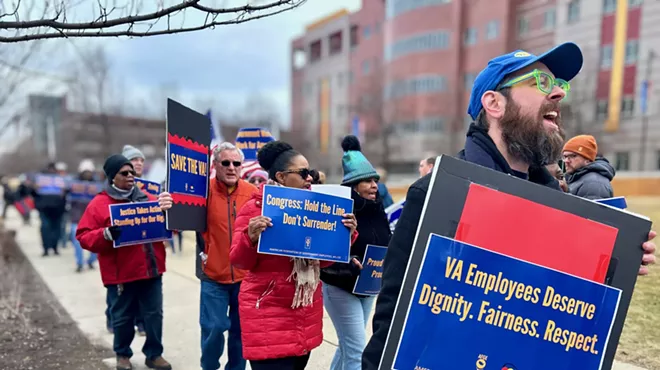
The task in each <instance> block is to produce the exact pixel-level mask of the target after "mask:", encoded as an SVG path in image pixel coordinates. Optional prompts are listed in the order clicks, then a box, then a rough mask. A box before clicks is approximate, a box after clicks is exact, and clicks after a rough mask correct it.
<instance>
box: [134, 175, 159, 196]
mask: <svg viewBox="0 0 660 370" xmlns="http://www.w3.org/2000/svg"><path fill="white" fill-rule="evenodd" d="M135 185H136V186H137V187H138V189H140V190H142V192H144V193H146V194H151V195H153V196H156V197H157V196H158V194H160V184H159V183H157V182H153V181H149V180H145V179H141V178H138V177H136V178H135Z"/></svg>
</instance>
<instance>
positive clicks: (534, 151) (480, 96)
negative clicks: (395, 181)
mask: <svg viewBox="0 0 660 370" xmlns="http://www.w3.org/2000/svg"><path fill="white" fill-rule="evenodd" d="M581 68H582V52H581V51H580V48H579V47H578V46H577V45H575V44H574V43H565V44H562V45H559V46H557V47H555V48H554V49H552V50H550V51H548V52H546V53H545V54H542V55H540V56H535V55H531V54H529V53H527V52H525V51H521V50H517V51H515V52H512V53H509V54H506V55H502V56H498V57H496V58H494V59H492V60H491V61H490V62H488V65H487V66H486V68H485V69H484V70H483V71H481V73H479V75H478V76H477V78H476V80H475V82H474V85H473V87H472V93H471V96H470V102H469V106H468V114H469V115H470V116H471V117H472V119H473V120H474V123H472V124H471V125H470V128H469V130H468V133H467V138H466V141H465V147H464V149H463V150H462V151H461V152H460V153H459V154H458V157H459V158H461V159H463V160H466V161H468V162H472V163H476V164H478V165H481V166H484V167H488V168H491V169H493V170H496V171H499V172H504V173H507V174H509V175H512V176H517V177H519V178H521V179H525V180H528V181H531V182H534V183H537V184H539V185H543V186H547V187H550V188H553V189H557V191H561V190H560V186H559V181H557V179H556V178H554V176H552V175H551V174H550V173H549V172H548V170H547V169H546V168H545V165H547V164H549V163H552V162H556V161H558V159H559V156H560V154H561V150H562V145H563V142H564V130H563V127H562V123H561V114H560V109H559V108H560V107H559V104H560V102H561V100H562V99H563V98H564V97H565V96H566V93H567V92H568V91H569V89H570V85H569V84H568V82H567V81H570V80H571V79H572V78H573V77H575V76H576V75H577V73H578V72H579V71H580V69H581ZM430 180H431V174H428V175H426V176H424V177H422V178H421V179H419V180H417V181H416V182H415V183H414V184H412V185H411V186H410V188H409V189H408V194H407V195H406V204H405V206H404V208H403V213H402V215H401V217H400V218H399V221H398V222H397V227H396V230H395V232H394V235H393V236H392V239H391V241H390V244H389V246H388V248H387V255H386V257H385V263H384V266H383V278H382V282H381V290H380V294H379V295H378V300H377V303H376V310H375V314H374V318H373V336H372V337H371V340H370V341H369V343H368V344H367V347H366V348H365V350H364V352H363V356H362V369H363V370H371V369H378V366H379V363H380V359H381V355H382V353H383V349H384V347H385V341H386V339H387V335H388V332H389V329H390V324H391V322H392V317H393V316H394V310H395V308H396V304H397V300H398V297H399V290H400V289H401V285H402V283H403V277H404V274H405V271H406V267H407V265H408V259H409V258H410V252H411V250H412V246H413V241H414V239H415V235H416V233H417V226H418V223H419V220H420V218H421V215H422V208H423V206H424V201H425V199H426V193H427V192H428V189H429V184H430ZM654 237H655V232H651V233H650V234H649V242H646V243H644V245H643V248H644V251H645V255H644V258H643V260H642V266H641V267H640V275H644V274H647V273H648V268H647V267H646V266H645V265H647V264H651V263H654V262H655V257H654V256H653V252H654V251H655V244H653V243H652V242H650V240H651V239H653V238H654Z"/></svg>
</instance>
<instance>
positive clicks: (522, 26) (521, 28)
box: [518, 17, 529, 36]
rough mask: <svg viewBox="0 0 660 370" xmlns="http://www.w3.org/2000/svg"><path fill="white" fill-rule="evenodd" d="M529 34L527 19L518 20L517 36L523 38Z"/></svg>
mask: <svg viewBox="0 0 660 370" xmlns="http://www.w3.org/2000/svg"><path fill="white" fill-rule="evenodd" d="M527 32H529V19H527V18H525V17H523V18H520V19H518V36H525V35H526V34H527Z"/></svg>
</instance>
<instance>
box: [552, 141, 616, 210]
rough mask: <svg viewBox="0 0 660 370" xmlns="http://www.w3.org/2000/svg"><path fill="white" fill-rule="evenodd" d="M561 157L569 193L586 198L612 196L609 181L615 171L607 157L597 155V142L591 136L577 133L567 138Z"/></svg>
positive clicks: (612, 192)
mask: <svg viewBox="0 0 660 370" xmlns="http://www.w3.org/2000/svg"><path fill="white" fill-rule="evenodd" d="M563 157H564V163H566V180H567V181H568V189H569V191H570V193H571V194H573V195H576V196H578V197H581V198H587V199H602V198H611V197H613V196H614V191H613V190H612V184H610V181H612V179H613V178H614V174H615V173H616V171H614V167H612V165H611V164H610V162H609V161H608V160H607V159H605V158H602V157H598V144H597V143H596V139H595V138H594V137H593V136H591V135H578V136H575V137H573V138H571V139H570V140H568V141H567V142H566V144H564V152H563Z"/></svg>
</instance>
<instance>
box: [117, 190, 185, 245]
mask: <svg viewBox="0 0 660 370" xmlns="http://www.w3.org/2000/svg"><path fill="white" fill-rule="evenodd" d="M109 207H110V223H111V224H112V225H113V226H119V227H120V229H121V234H120V235H119V239H118V240H115V241H114V242H113V246H114V247H115V248H119V247H125V246H127V245H135V244H144V243H153V242H157V241H163V240H167V239H172V232H171V231H168V230H167V229H165V215H163V211H161V209H160V206H159V205H158V202H156V201H154V202H140V203H124V204H111V205H110V206H109Z"/></svg>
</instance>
